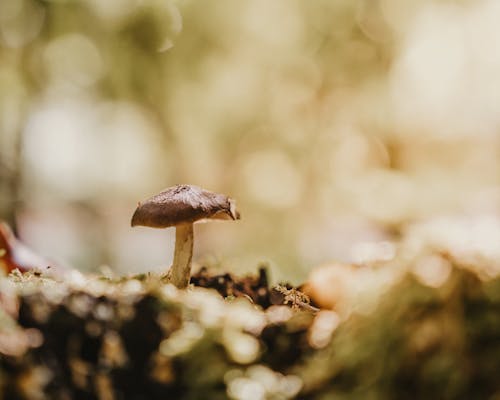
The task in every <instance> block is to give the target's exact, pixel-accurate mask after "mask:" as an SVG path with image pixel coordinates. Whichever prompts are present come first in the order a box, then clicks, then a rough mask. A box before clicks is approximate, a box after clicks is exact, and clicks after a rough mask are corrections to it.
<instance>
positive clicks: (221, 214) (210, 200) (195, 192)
mask: <svg viewBox="0 0 500 400" xmlns="http://www.w3.org/2000/svg"><path fill="white" fill-rule="evenodd" d="M239 218H240V214H239V212H238V211H236V205H235V202H234V200H233V199H230V198H229V197H227V196H225V195H223V194H218V193H214V192H210V191H208V190H205V189H202V188H200V187H198V186H193V185H176V186H172V187H170V188H168V189H165V190H164V191H162V192H161V193H159V194H157V195H156V196H153V197H151V198H150V199H147V200H146V201H144V202H142V203H139V205H138V206H137V209H136V210H135V212H134V215H133V216H132V226H137V225H142V226H149V227H153V228H168V227H169V226H176V225H180V224H186V223H194V222H196V221H199V220H201V219H233V220H235V219H239Z"/></svg>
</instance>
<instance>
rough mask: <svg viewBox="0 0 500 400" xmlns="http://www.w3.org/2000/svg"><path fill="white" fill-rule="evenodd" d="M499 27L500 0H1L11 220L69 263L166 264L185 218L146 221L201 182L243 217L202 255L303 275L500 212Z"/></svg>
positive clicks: (2, 133)
mask: <svg viewBox="0 0 500 400" xmlns="http://www.w3.org/2000/svg"><path fill="white" fill-rule="evenodd" d="M499 20H500V3H499V2H498V1H495V0H479V1H474V2H471V1H465V0H464V1H451V0H450V1H445V0H439V1H437V0H436V1H431V0H338V1H327V0H314V1H308V2H302V1H295V0H294V1H290V0H275V1H272V2H269V1H265V0H240V1H237V2H236V1H232V0H206V1H203V2H197V1H191V0H178V1H174V0H161V1H160V0H147V1H140V0H106V1H101V0H58V1H40V0H2V1H1V2H0V218H1V219H4V220H6V221H8V222H9V223H10V224H11V225H12V226H13V227H14V228H15V229H16V232H17V234H18V235H19V236H20V237H21V239H22V240H23V241H25V242H26V243H27V244H29V245H30V246H31V247H32V248H33V249H35V250H36V251H37V252H38V253H40V254H43V255H45V256H47V257H49V258H50V259H52V260H54V261H55V262H58V263H61V264H65V265H70V266H74V267H77V268H80V269H81V270H85V271H92V270H96V269H97V268H99V267H100V266H102V265H107V266H109V267H110V268H112V269H113V270H116V271H118V272H119V273H132V272H142V271H147V270H161V269H162V268H163V269H164V268H165V266H168V265H170V261H171V259H172V256H173V245H174V230H173V229H167V230H154V229H147V228H134V229H132V228H130V218H131V215H132V213H133V211H134V209H135V207H136V204H137V202H138V201H140V200H144V199H146V198H148V197H150V196H151V195H154V194H156V193H157V192H159V191H160V190H161V189H163V188H166V187H168V186H172V185H174V184H177V183H191V184H196V185H199V186H202V187H204V188H207V189H209V190H213V191H217V192H222V193H226V194H228V195H231V196H232V197H234V198H235V199H236V200H237V202H238V206H239V208H240V210H241V213H242V216H243V219H242V220H241V221H239V222H237V223H229V222H224V223H211V224H199V225H197V227H196V232H195V233H196V236H197V238H196V240H195V253H196V255H195V259H196V260H198V261H199V262H200V263H208V264H210V265H215V266H218V267H220V268H222V269H226V270H232V271H235V272H240V273H241V272H245V271H254V270H255V268H256V266H257V265H258V263H261V262H265V263H268V264H269V265H270V266H271V270H272V278H273V280H280V279H288V280H290V281H291V282H295V283H297V282H300V281H301V280H303V279H304V278H305V277H306V276H307V274H308V271H309V270H310V269H311V268H312V267H314V266H317V265H319V264H323V263H327V262H329V261H332V260H342V261H359V257H362V256H363V255H366V254H368V255H369V253H370V251H371V249H373V248H374V247H373V246H372V245H373V244H375V245H376V247H375V248H376V249H378V250H377V251H380V249H382V250H384V249H385V250H384V251H386V252H389V253H390V246H389V247H388V246H380V244H390V243H391V241H394V240H397V239H398V237H399V236H400V235H401V234H402V232H403V231H404V229H405V227H406V226H408V224H411V223H414V222H416V221H425V220H428V219H433V218H436V216H443V215H445V216H447V215H465V216H484V215H488V216H490V217H488V218H493V220H494V221H497V222H498V220H497V219H496V218H497V215H498V212H499V211H500V210H499V207H500V186H499V183H500V179H499V178H500V176H499V175H500V147H499V142H500V129H499V128H500V73H499V71H500V25H499V24H498V21H499ZM382 253H383V252H382ZM389 256H390V254H389ZM381 257H384V254H382V255H381Z"/></svg>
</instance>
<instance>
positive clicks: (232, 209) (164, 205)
mask: <svg viewBox="0 0 500 400" xmlns="http://www.w3.org/2000/svg"><path fill="white" fill-rule="evenodd" d="M211 219H231V220H236V219H240V214H239V212H238V211H237V210H236V203H235V201H234V200H233V199H231V198H229V197H227V196H225V195H223V194H218V193H213V192H210V191H208V190H205V189H202V188H200V187H197V186H193V185H177V186H173V187H170V188H168V189H165V190H164V191H162V192H161V193H159V194H157V195H156V196H153V197H151V198H149V199H147V200H146V201H144V202H142V203H139V205H138V206H137V209H136V210H135V212H134V215H133V216H132V223H131V224H132V226H138V225H141V226H148V227H152V228H168V227H173V226H175V228H176V232H175V250H174V261H173V264H172V268H171V270H170V281H171V283H173V284H174V285H175V286H177V287H178V288H184V287H186V286H187V285H188V283H189V278H190V273H191V259H192V257H193V224H194V223H195V222H198V221H203V220H211Z"/></svg>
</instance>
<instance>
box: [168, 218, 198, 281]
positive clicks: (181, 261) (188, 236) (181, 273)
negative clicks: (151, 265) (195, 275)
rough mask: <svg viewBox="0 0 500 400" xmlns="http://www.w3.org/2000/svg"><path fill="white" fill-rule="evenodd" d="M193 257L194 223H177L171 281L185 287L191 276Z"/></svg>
mask: <svg viewBox="0 0 500 400" xmlns="http://www.w3.org/2000/svg"><path fill="white" fill-rule="evenodd" d="M192 258H193V224H182V225H177V227H176V228H175V251H174V262H173V264H172V269H171V279H170V281H171V283H172V284H174V285H175V286H177V287H178V288H185V287H187V285H188V283H189V278H190V276H191V259H192Z"/></svg>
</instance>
